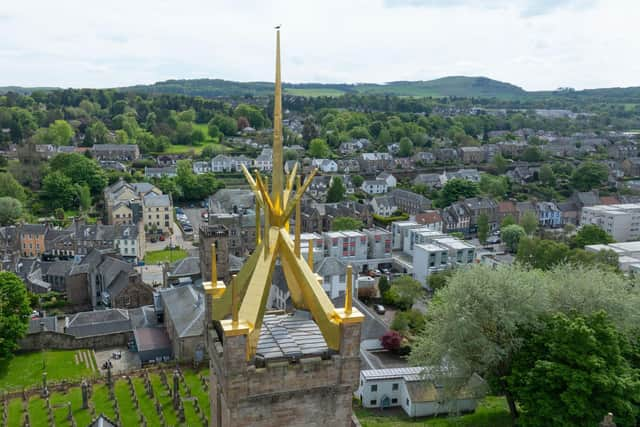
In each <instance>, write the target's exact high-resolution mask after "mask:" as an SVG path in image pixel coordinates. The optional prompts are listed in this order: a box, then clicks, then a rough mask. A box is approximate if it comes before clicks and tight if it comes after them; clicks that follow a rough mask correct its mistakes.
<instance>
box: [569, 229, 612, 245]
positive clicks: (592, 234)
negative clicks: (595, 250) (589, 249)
mask: <svg viewBox="0 0 640 427" xmlns="http://www.w3.org/2000/svg"><path fill="white" fill-rule="evenodd" d="M613 242H614V240H613V237H611V235H610V234H608V233H607V232H606V231H604V230H603V229H602V228H600V227H599V226H597V225H595V224H585V225H583V226H582V227H580V229H579V230H578V232H577V233H576V234H575V236H573V237H572V238H571V246H572V247H574V248H584V247H585V246H587V245H598V244H603V245H606V244H608V243H613Z"/></svg>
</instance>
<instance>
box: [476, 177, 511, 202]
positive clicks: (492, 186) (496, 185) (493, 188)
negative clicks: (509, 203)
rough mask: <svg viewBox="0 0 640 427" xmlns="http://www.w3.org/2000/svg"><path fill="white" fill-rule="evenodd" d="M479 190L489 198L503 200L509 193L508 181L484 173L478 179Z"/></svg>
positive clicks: (504, 178) (505, 178)
mask: <svg viewBox="0 0 640 427" xmlns="http://www.w3.org/2000/svg"><path fill="white" fill-rule="evenodd" d="M480 190H481V191H482V192H483V193H484V194H486V195H488V196H490V197H493V198H497V199H503V198H505V197H506V196H507V192H508V191H509V179H508V178H507V177H506V176H493V175H489V174H486V173H484V174H482V176H481V177H480Z"/></svg>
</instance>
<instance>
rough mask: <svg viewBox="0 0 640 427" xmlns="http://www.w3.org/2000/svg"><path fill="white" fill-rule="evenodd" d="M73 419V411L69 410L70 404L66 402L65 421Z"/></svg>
mask: <svg viewBox="0 0 640 427" xmlns="http://www.w3.org/2000/svg"><path fill="white" fill-rule="evenodd" d="M72 419H73V411H72V410H71V402H67V420H69V421H71V420H72Z"/></svg>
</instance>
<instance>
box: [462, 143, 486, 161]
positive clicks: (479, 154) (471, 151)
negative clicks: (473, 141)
mask: <svg viewBox="0 0 640 427" xmlns="http://www.w3.org/2000/svg"><path fill="white" fill-rule="evenodd" d="M458 151H459V153H460V158H461V159H462V162H463V163H466V164H470V163H472V164H477V163H483V162H485V160H486V158H485V152H484V150H483V149H482V147H460V148H459V149H458Z"/></svg>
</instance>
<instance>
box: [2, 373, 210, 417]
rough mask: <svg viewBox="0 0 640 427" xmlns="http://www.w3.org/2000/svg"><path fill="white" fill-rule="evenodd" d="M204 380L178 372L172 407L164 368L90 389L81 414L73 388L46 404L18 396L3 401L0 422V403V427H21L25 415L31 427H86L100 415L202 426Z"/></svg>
mask: <svg viewBox="0 0 640 427" xmlns="http://www.w3.org/2000/svg"><path fill="white" fill-rule="evenodd" d="M205 377H206V371H202V372H195V371H191V370H187V371H183V372H182V373H181V375H180V377H179V390H180V391H179V397H180V398H179V399H178V400H179V402H180V403H179V404H178V406H177V407H176V406H174V405H173V399H172V397H171V393H170V390H171V389H172V387H173V372H172V370H170V369H167V370H163V371H155V372H153V373H146V374H145V375H143V374H142V373H140V376H136V377H118V378H114V380H115V382H114V385H113V387H112V389H110V388H109V387H108V386H107V385H106V384H102V383H96V384H93V386H92V387H91V393H90V398H89V408H88V409H82V390H81V388H80V386H77V385H76V386H73V387H69V388H68V389H67V390H66V391H65V392H62V391H54V392H52V393H51V395H50V396H49V399H48V402H47V399H45V398H42V397H41V396H40V394H35V395H32V396H31V397H29V398H28V400H27V401H25V400H23V398H22V397H18V398H13V399H9V400H8V401H7V402H6V405H7V413H6V419H4V420H3V408H2V405H3V403H2V402H0V425H6V426H8V427H18V426H22V425H23V424H24V420H25V416H26V414H28V416H29V422H30V426H31V427H48V426H49V425H53V424H55V425H56V426H71V425H72V419H73V423H74V424H73V425H78V426H86V425H89V423H90V422H91V420H93V419H95V417H96V416H98V415H100V414H104V415H105V416H106V417H108V418H109V419H111V420H112V421H116V422H117V423H118V424H119V425H122V426H140V425H149V426H160V425H170V426H207V425H208V424H207V423H208V416H209V410H210V409H209V399H208V391H207V389H208V386H207V381H206V379H205ZM69 405H70V406H69ZM143 419H144V423H143V422H142V420H143ZM51 421H53V423H51ZM145 423H146V424H145Z"/></svg>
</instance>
